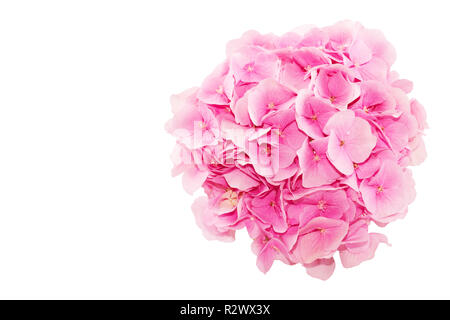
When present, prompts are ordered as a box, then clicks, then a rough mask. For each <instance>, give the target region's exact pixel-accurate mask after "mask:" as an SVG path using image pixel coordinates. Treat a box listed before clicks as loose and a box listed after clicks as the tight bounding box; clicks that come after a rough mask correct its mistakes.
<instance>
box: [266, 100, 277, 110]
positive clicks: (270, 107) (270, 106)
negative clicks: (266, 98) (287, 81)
mask: <svg viewBox="0 0 450 320" xmlns="http://www.w3.org/2000/svg"><path fill="white" fill-rule="evenodd" d="M273 108H275V103H273V102H271V103H269V104H268V105H267V109H273Z"/></svg>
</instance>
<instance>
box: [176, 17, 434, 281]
mask: <svg viewBox="0 0 450 320" xmlns="http://www.w3.org/2000/svg"><path fill="white" fill-rule="evenodd" d="M394 60H395V51H394V49H393V47H392V46H391V44H389V43H388V42H387V41H386V40H385V38H384V36H383V35H382V34H381V33H380V32H379V31H376V30H369V29H365V28H364V27H362V26H361V25H360V24H358V23H353V22H347V21H346V22H341V23H337V24H335V25H333V26H331V27H326V28H310V29H309V30H307V31H305V32H302V33H300V32H290V33H287V34H285V35H283V36H281V37H279V36H275V35H273V34H268V35H261V34H259V33H257V32H254V31H250V32H247V33H245V34H244V35H243V36H242V37H241V38H240V39H237V40H233V41H231V42H230V43H229V44H228V46H227V59H226V61H225V62H223V63H222V64H220V65H219V66H218V67H217V68H216V70H215V71H214V72H213V73H212V74H211V75H209V76H208V77H207V78H206V79H205V81H204V82H203V84H202V86H201V87H200V88H193V89H190V90H187V91H185V92H183V93H181V94H179V95H175V96H173V97H172V110H173V113H174V117H173V118H172V119H171V120H170V121H169V122H168V123H167V130H168V131H169V132H170V133H171V134H173V135H174V136H175V137H176V138H177V144H176V148H175V151H174V153H173V156H172V160H173V161H174V163H175V167H174V170H173V173H174V175H177V174H181V173H183V179H182V180H183V185H184V187H185V189H186V190H187V191H188V192H190V193H193V192H194V191H195V190H196V189H198V188H200V187H203V189H204V191H205V193H206V196H207V197H201V198H199V199H197V200H196V201H195V203H194V204H193V206H192V209H193V212H194V214H195V217H196V221H197V223H198V225H199V226H200V227H201V228H202V230H203V232H204V235H205V236H206V237H207V238H208V239H218V240H222V241H232V240H234V235H235V231H236V230H237V229H241V228H245V229H246V230H247V231H248V234H249V236H250V237H251V238H252V239H253V244H252V249H253V251H254V253H255V254H256V255H257V266H258V267H259V269H260V270H261V271H263V272H267V271H268V270H269V269H270V267H271V265H272V263H273V261H274V260H281V261H283V262H284V263H286V264H297V263H301V264H302V265H304V266H305V267H306V269H307V272H308V273H309V274H310V275H312V276H314V277H318V278H321V279H326V278H328V277H329V276H330V275H331V274H332V273H333V270H334V267H335V263H334V258H333V255H334V253H336V252H339V254H340V260H341V262H342V264H343V266H344V267H353V266H356V265H358V264H359V263H361V262H362V261H364V260H368V259H371V258H372V257H373V256H374V253H375V250H376V248H377V246H378V244H379V243H387V239H386V237H385V236H384V235H382V234H379V233H369V231H368V227H369V225H370V223H371V222H374V223H376V224H377V225H378V226H385V225H386V224H388V223H389V222H391V221H393V220H395V219H397V218H401V217H403V216H404V215H405V214H406V212H407V208H408V205H409V204H410V203H411V202H412V201H413V199H414V197H415V190H414V181H413V179H412V175H411V172H410V170H409V169H407V168H406V167H408V166H411V165H417V164H419V163H421V162H422V161H423V160H424V158H425V156H426V152H425V147H424V144H423V140H422V135H423V131H424V129H425V128H426V127H427V124H426V115H425V111H424V109H423V107H422V106H421V105H420V104H419V103H418V102H417V101H416V100H413V99H409V98H408V96H407V94H408V93H409V92H410V91H411V90H412V83H411V82H410V81H408V80H404V79H399V78H398V74H397V73H395V72H393V71H391V65H392V64H393V62H394Z"/></svg>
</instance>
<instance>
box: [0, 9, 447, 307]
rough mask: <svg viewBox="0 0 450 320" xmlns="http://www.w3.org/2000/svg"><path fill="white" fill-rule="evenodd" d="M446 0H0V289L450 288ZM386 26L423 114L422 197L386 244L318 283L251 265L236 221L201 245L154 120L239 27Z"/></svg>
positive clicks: (312, 291) (87, 293)
mask: <svg viewBox="0 0 450 320" xmlns="http://www.w3.org/2000/svg"><path fill="white" fill-rule="evenodd" d="M445 4H446V1H392V0H389V1H380V0H377V1H361V0H357V1H334V0H330V1H316V0H315V1H301V0H295V1H280V0H277V1H262V0H259V1H248V0H246V1H243V0H238V1H231V0H226V1H225V0H224V1H211V0H209V1H112V0H109V1H81V0H77V1H1V2H0V298H44V299H45V298H62V299H64V298H87V299H89V298H138V299H144V298H153V299H156V298H187V299H189V298H192V299H193V298H223V299H228V298H235V299H239V298H249V299H251V298H255V299H258V298H266V299H282V298H286V299H291V298H292V299H301V298H343V299H345V298H450V294H449V290H448V287H449V285H450V256H449V253H450V252H449V251H450V250H449V244H450V241H449V237H450V232H449V224H450V210H449V203H450V202H449V201H450V194H449V181H450V176H449V171H448V167H449V165H450V162H449V160H450V158H449V155H450V153H449V143H450V134H449V129H450V125H449V121H448V119H449V117H450V106H449V101H450V83H449V81H448V75H449V74H450V70H449V52H450V45H449V41H448V31H449V29H450V19H449V18H448V8H445ZM342 19H353V20H357V21H360V22H361V23H363V24H364V25H365V26H367V27H370V28H378V29H381V30H382V31H383V32H384V33H385V35H386V36H387V38H388V39H389V40H390V41H391V42H392V43H393V44H394V46H395V47H396V49H397V54H398V60H397V62H396V64H395V65H394V70H397V71H399V72H400V74H401V75H402V76H403V77H405V78H408V79H411V80H413V81H414V84H415V89H414V91H413V94H412V96H414V97H416V98H418V99H419V100H420V101H421V102H422V103H423V104H424V105H425V107H426V110H427V112H428V121H429V124H430V127H431V129H430V130H429V131H428V132H427V137H426V141H425V142H426V145H427V149H428V154H429V156H428V159H427V160H426V162H425V163H424V164H423V165H421V166H420V167H416V168H414V176H415V180H416V183H417V194H418V195H417V199H416V201H415V202H414V203H413V205H411V206H410V212H409V214H408V216H407V217H406V219H404V220H400V221H397V222H395V223H393V224H392V225H390V226H388V227H387V228H385V230H384V232H385V233H386V234H387V235H388V237H389V240H390V242H391V243H392V247H387V246H383V245H382V246H380V247H379V250H378V251H377V253H376V257H375V259H373V260H371V261H369V262H365V263H363V264H362V265H360V266H359V267H356V268H353V269H343V268H342V267H340V266H338V267H337V268H336V271H335V274H334V275H333V277H332V278H331V279H330V280H328V281H326V282H322V281H320V280H316V279H313V278H310V277H309V276H308V275H307V274H306V272H305V271H304V269H303V268H302V267H300V266H286V265H284V264H281V263H279V262H276V263H275V264H274V266H273V268H272V269H271V270H270V272H269V273H268V274H267V275H263V274H262V273H260V272H259V271H258V270H257V268H256V266H255V256H254V255H253V254H252V253H251V251H250V239H249V238H248V236H247V234H246V232H245V231H242V232H240V233H238V236H237V241H236V242H234V243H231V244H229V243H228V244H226V243H220V242H209V241H207V240H205V239H204V238H203V236H202V235H201V232H200V230H199V229H198V228H197V226H196V225H195V222H194V218H193V216H192V214H191V211H190V205H191V203H192V201H193V200H194V197H192V196H189V195H187V194H186V193H185V192H184V191H183V189H182V187H181V181H180V179H179V178H171V176H170V169H171V163H170V161H169V153H170V151H171V149H172V146H173V144H174V140H173V139H172V138H171V137H170V136H169V135H168V134H167V133H166V132H165V131H164V123H165V122H166V120H167V119H169V118H170V116H171V113H170V106H169V96H170V95H171V94H172V93H178V92H180V91H182V90H184V89H187V88H189V87H192V86H197V85H199V84H200V83H201V81H202V79H203V78H204V77H205V76H206V75H208V74H209V73H210V72H211V71H212V70H213V68H214V67H215V65H216V64H218V63H219V62H221V61H222V60H223V59H224V58H225V44H226V42H227V41H228V40H230V39H233V38H237V37H239V36H240V35H241V34H242V33H243V32H244V31H246V30H248V29H256V30H258V31H260V32H262V33H267V32H274V33H277V34H282V33H284V32H287V31H289V30H291V29H293V28H295V27H297V26H299V25H302V24H317V25H318V26H325V25H329V24H332V23H334V22H337V21H339V20H342Z"/></svg>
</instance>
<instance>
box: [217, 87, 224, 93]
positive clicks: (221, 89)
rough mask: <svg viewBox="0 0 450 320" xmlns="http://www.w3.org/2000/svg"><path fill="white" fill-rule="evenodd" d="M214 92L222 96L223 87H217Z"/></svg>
mask: <svg viewBox="0 0 450 320" xmlns="http://www.w3.org/2000/svg"><path fill="white" fill-rule="evenodd" d="M216 92H217V93H218V94H223V86H219V88H217V89H216Z"/></svg>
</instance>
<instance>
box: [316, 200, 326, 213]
mask: <svg viewBox="0 0 450 320" xmlns="http://www.w3.org/2000/svg"><path fill="white" fill-rule="evenodd" d="M326 204H327V203H326V202H325V200H319V202H318V203H317V208H319V210H321V211H325V210H326V208H327V205H326Z"/></svg>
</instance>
